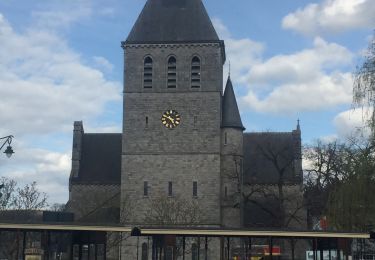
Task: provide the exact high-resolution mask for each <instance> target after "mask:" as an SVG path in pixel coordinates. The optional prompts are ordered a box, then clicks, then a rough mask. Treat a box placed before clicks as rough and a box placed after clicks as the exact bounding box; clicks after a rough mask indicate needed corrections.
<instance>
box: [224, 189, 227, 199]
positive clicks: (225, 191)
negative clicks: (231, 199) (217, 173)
mask: <svg viewBox="0 0 375 260" xmlns="http://www.w3.org/2000/svg"><path fill="white" fill-rule="evenodd" d="M224 196H225V198H226V197H228V187H227V186H225V187H224Z"/></svg>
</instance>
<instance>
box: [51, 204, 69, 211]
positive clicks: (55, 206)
mask: <svg viewBox="0 0 375 260" xmlns="http://www.w3.org/2000/svg"><path fill="white" fill-rule="evenodd" d="M65 209H66V204H65V203H53V204H52V206H51V207H50V210H52V211H56V212H63V211H65Z"/></svg>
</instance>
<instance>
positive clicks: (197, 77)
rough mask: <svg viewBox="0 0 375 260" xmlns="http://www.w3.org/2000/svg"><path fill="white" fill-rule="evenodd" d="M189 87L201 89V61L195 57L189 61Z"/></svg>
mask: <svg viewBox="0 0 375 260" xmlns="http://www.w3.org/2000/svg"><path fill="white" fill-rule="evenodd" d="M191 87H192V88H200V87H201V60H200V59H199V58H198V57H197V56H194V57H193V59H192V60H191Z"/></svg>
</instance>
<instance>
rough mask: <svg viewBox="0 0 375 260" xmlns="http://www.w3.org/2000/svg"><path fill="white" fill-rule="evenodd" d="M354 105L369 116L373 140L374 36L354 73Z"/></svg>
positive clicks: (374, 109)
mask: <svg viewBox="0 0 375 260" xmlns="http://www.w3.org/2000/svg"><path fill="white" fill-rule="evenodd" d="M353 101H354V105H356V106H360V107H363V108H365V112H366V113H367V114H369V120H368V122H367V123H368V126H369V127H370V129H371V133H372V140H374V138H375V34H374V36H373V37H372V39H371V41H370V44H369V46H368V49H367V53H366V54H365V56H364V61H363V63H362V64H361V65H360V66H359V67H358V68H357V70H356V72H355V73H354V86H353Z"/></svg>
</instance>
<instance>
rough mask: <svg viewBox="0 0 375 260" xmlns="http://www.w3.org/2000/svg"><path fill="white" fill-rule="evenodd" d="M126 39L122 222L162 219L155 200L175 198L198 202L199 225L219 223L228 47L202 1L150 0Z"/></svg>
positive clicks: (196, 219) (146, 222) (149, 222)
mask: <svg viewBox="0 0 375 260" xmlns="http://www.w3.org/2000/svg"><path fill="white" fill-rule="evenodd" d="M122 47H123V49H124V54H125V55H124V57H125V67H124V75H125V80H124V118H123V143H122V173H121V187H122V189H121V199H122V203H121V205H122V207H123V209H122V212H124V211H126V210H128V209H130V211H131V213H132V214H126V216H125V215H123V219H122V222H123V223H125V224H129V225H132V226H137V225H142V226H145V225H158V224H159V225H160V224H161V223H159V222H158V221H156V218H155V215H153V207H155V203H158V202H160V201H162V200H168V201H173V200H174V201H177V202H178V201H182V202H184V203H187V204H194V205H198V207H200V209H201V210H199V211H198V212H199V213H198V214H199V215H198V216H195V217H194V224H196V225H197V226H198V225H199V226H207V227H209V226H211V227H219V226H221V220H222V217H221V194H220V193H221V189H222V187H221V112H222V111H221V100H222V86H223V76H222V75H223V64H224V62H225V49H224V43H223V41H221V40H219V38H218V36H217V34H216V32H215V29H214V27H213V25H212V23H211V21H210V18H209V16H208V14H207V12H206V10H205V8H204V6H203V3H202V1H201V0H178V1H176V0H148V1H147V3H146V5H145V7H144V9H143V11H142V12H141V14H140V16H139V17H138V20H137V21H136V23H135V25H134V27H133V29H132V30H131V32H130V34H129V36H128V38H127V40H126V41H125V42H123V43H122ZM129 202H130V203H129ZM125 207H128V208H125ZM128 211H129V210H128ZM185 221H187V222H189V221H190V220H184V219H181V218H180V219H179V218H177V220H176V222H175V223H163V225H168V224H174V225H183V224H184V223H185ZM190 224H191V223H190Z"/></svg>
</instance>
